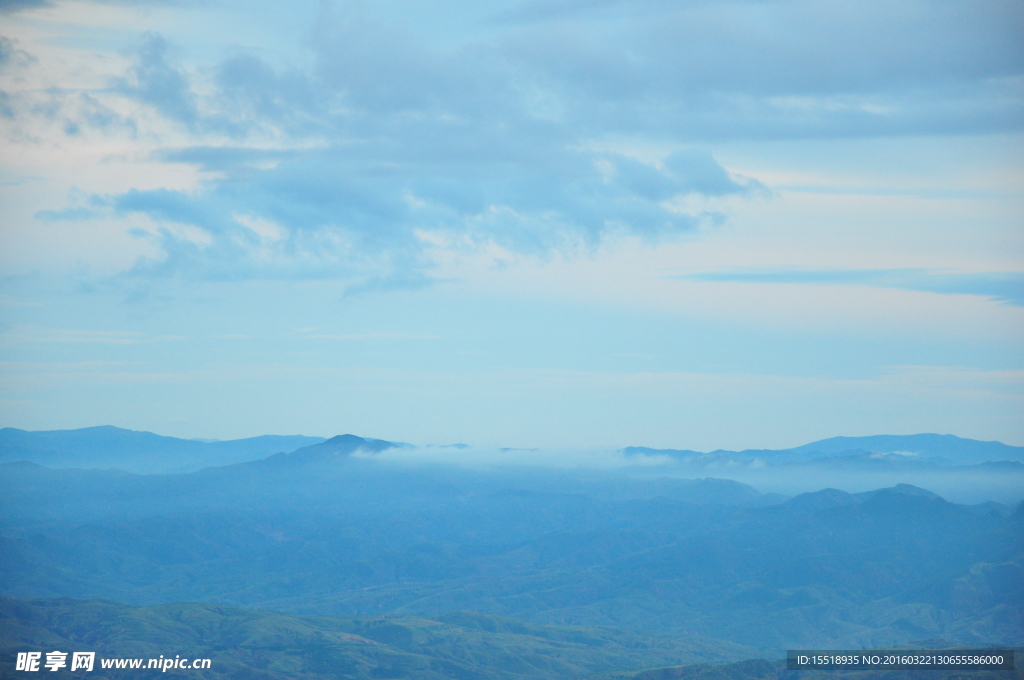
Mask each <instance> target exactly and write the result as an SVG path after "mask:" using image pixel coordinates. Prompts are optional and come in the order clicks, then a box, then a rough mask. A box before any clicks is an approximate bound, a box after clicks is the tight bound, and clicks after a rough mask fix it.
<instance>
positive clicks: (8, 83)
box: [0, 0, 1024, 449]
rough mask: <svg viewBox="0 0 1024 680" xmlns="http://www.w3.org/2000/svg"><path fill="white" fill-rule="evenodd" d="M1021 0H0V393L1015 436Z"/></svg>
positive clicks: (220, 422) (419, 421)
mask: <svg viewBox="0 0 1024 680" xmlns="http://www.w3.org/2000/svg"><path fill="white" fill-rule="evenodd" d="M1022 34H1024V10H1022V8H1021V5H1020V4H1019V3H1016V2H1011V1H1007V2H969V3H968V2H957V1H951V0H942V1H930V2H914V1H908V2H897V3H892V2H885V3H883V2H831V3H819V2H809V1H808V2H801V1H779V2H774V1H766V0H758V1H753V0H751V1H737V2H723V1H720V0H701V1H698V2H692V3H678V2H664V1H661V0H648V1H633V2H624V1H615V0H560V1H559V0H544V1H542V0H533V1H526V2H514V1H507V2H506V1H501V2H499V1H496V0H495V1H492V2H474V3H461V2H446V3H437V2H420V1H417V0H384V1H378V2H373V3H348V2H301V1H300V2H290V3H274V2H255V3H254V2H246V3H242V2H236V1H235V0H222V1H220V2H199V1H189V0H182V1H180V2H171V1H169V0H166V1H152V2H147V1H145V0H137V1H133V2H116V1H106V2H97V1H92V0H75V1H65V0H48V1H40V0H17V1H12V0H0V35H2V36H3V37H2V40H0V130H2V141H0V143H2V144H3V150H2V152H0V157H2V159H3V160H2V161H0V163H2V169H0V202H2V203H0V204H2V206H3V208H2V212H0V220H2V222H0V230H2V232H0V237H2V248H0V277H2V278H0V280H2V284H3V288H2V293H0V313H2V317H0V351H2V355H0V361H2V363H0V371H2V372H0V400H2V401H0V405H2V423H0V424H2V425H7V426H14V427H21V428H26V429H58V428H73V427H83V426H89V425H97V424H114V425H118V426H121V427H129V428H132V429H145V430H151V431H155V432H159V433H162V434H170V435H176V436H186V437H216V438H234V437H243V436H252V435H257V434H264V433H280V434H286V433H303V434H311V435H314V434H315V435H322V436H329V435H333V434H338V433H342V432H353V433H356V434H360V435H364V436H372V437H380V438H385V439H394V440H403V441H409V442H414V443H421V444H436V443H450V442H455V441H463V442H467V443H470V444H476V445H482V446H491V445H500V446H524V447H526V446H531V447H532V446H542V447H570V446H580V447H585V446H624V445H644V446H658V447H664V446H673V447H679V448H691V449H714V448H718V447H723V448H743V447H784V446H793V445H798V444H802V443H805V442H807V441H811V440H813V439H818V438H823V437H828V436H835V435H867V434H879V433H888V434H907V433H916V432H941V433H952V434H957V435H960V436H966V437H973V438H979V439H998V440H1001V441H1004V442H1007V443H1011V444H1017V445H1020V444H1024V425H1022V423H1024V417H1022V416H1024V361H1022V359H1024V351H1022V343H1021V340H1020V339H1021V338H1022V337H1024V267H1022V259H1021V256H1022V254H1024V239H1022V231H1021V217H1022V214H1024V211H1022V208H1024V200H1022V199H1024V196H1022V192H1024V189H1022V187H1024V182H1022V180H1024V172H1022V170H1024V168H1022V159H1024V154H1022V151H1024V144H1022V127H1024V88H1022V86H1024V77H1022V76H1024V41H1021V40H1020V36H1021V35H1022Z"/></svg>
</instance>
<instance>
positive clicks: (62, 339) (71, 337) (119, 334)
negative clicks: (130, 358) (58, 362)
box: [0, 326, 185, 345]
mask: <svg viewBox="0 0 1024 680" xmlns="http://www.w3.org/2000/svg"><path fill="white" fill-rule="evenodd" d="M184 339H185V338H184V337H182V336H177V335H149V334H146V333H138V332H134V331H97V330H77V329H62V328H40V327H36V326H20V327H17V328H13V329H11V330H9V331H6V332H4V333H0V342H2V343H4V344H36V343H71V344H101V345H139V344H144V343H152V342H169V341H177V340H184Z"/></svg>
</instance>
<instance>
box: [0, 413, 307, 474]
mask: <svg viewBox="0 0 1024 680" xmlns="http://www.w3.org/2000/svg"><path fill="white" fill-rule="evenodd" d="M323 441H324V438H323V437H306V436H303V435H262V436H259V437H250V438H247V439H233V440H228V441H199V440H195V439H179V438H177V437H165V436H162V435H158V434H153V433H152V432H138V431H135V430H125V429H122V428H119V427H113V426H111V425H101V426H98V427H86V428H82V429H78V430H48V431H41V432H30V431H27V430H19V429H17V428H13V427H5V428H3V429H0V462H8V461H18V460H25V461H29V462H31V463H37V464H39V465H46V466H47V467H56V468H68V467H83V468H118V469H121V470H127V471H129V472H137V473H155V472H193V471H195V470H199V469H202V468H204V467H210V466H213V465H230V464H233V463H240V462H245V461H249V460H255V459H258V458H265V457H266V456H269V455H272V454H275V453H281V452H285V453H289V452H291V451H295V450H296V449H299V448H302V447H305V446H310V445H312V444H319V443H320V442H323Z"/></svg>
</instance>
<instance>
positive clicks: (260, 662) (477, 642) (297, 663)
mask: <svg viewBox="0 0 1024 680" xmlns="http://www.w3.org/2000/svg"><path fill="white" fill-rule="evenodd" d="M0 631H2V633H0V659H2V660H3V661H2V662H0V678H15V677H25V675H24V673H21V672H17V671H15V670H14V659H15V657H16V653H17V652H20V651H39V652H43V653H44V654H45V652H48V651H52V650H55V649H56V650H61V651H66V652H67V651H95V652H96V653H97V658H98V659H100V658H114V657H122V658H123V657H129V658H146V659H148V658H157V657H159V656H160V655H161V654H162V655H164V656H174V655H176V654H180V655H182V656H184V657H188V658H209V659H211V660H212V664H211V668H210V669H209V670H207V671H198V670H188V671H178V672H177V673H175V671H173V670H170V671H167V672H166V673H157V672H156V671H138V670H123V671H116V670H106V671H104V670H102V669H101V668H100V662H99V661H97V663H96V669H95V670H94V671H93V673H92V674H90V675H89V677H98V678H104V677H110V678H114V677H129V676H131V677H140V676H142V677H145V676H148V675H154V676H155V675H157V674H159V675H160V676H161V677H167V678H170V677H189V678H197V677H203V678H255V679H258V680H276V679H279V678H280V679H281V680H283V679H285V678H289V679H296V678H298V679H308V680H314V679H319V678H325V679H326V678H353V679H355V678H367V679H369V678H416V679H417V680H421V679H422V680H432V679H435V678H436V679H437V680H440V679H442V678H452V679H456V680H471V679H474V680H489V679H491V678H493V679H499V678H500V679H503V680H513V679H516V678H522V679H524V680H525V679H526V678H538V679H539V678H551V679H555V678H559V679H563V678H576V677H584V676H588V675H592V674H595V673H601V672H607V671H613V670H630V669H632V670H633V671H636V670H640V669H643V668H647V667H652V666H666V665H670V664H680V663H691V664H692V663H697V662H705V663H707V662H722V661H729V660H736V659H742V658H748V657H751V656H755V655H757V654H758V652H757V651H756V650H753V649H750V648H747V647H743V646H741V645H737V644H733V643H730V642H724V641H721V640H714V639H711V638H707V637H703V636H698V635H686V636H673V635H666V634H663V633H646V632H637V631H625V630H618V629H614V628H583V627H569V626H542V625H536V624H531V623H526V622H523V621H518V620H515V619H510V618H504V617H498V616H489V615H484V614H477V613H467V612H459V613H452V614H447V615H444V616H438V617H433V618H418V617H360V618H332V617H294V616H287V615H284V614H280V613H276V612H269V611H260V610H252V609H242V608H238V607H226V606H217V605H209V604H168V605H158V606H153V607H130V606H126V605H122V604H116V603H112V602H107V601H101V600H72V599H67V598H62V599H40V600H23V599H14V598H0ZM64 675H70V671H68V670H67V669H64V670H63V671H61V672H60V674H59V676H64ZM47 676H49V673H47ZM59 676H58V675H55V676H54V677H59Z"/></svg>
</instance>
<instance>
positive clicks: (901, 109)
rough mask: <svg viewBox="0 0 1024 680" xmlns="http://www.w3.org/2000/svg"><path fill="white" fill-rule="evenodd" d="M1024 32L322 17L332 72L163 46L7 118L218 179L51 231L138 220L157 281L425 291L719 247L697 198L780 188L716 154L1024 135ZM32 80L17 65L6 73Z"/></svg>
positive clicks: (770, 7) (962, 18) (663, 19)
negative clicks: (575, 261)
mask: <svg viewBox="0 0 1024 680" xmlns="http://www.w3.org/2000/svg"><path fill="white" fill-rule="evenodd" d="M30 5H31V3H28V4H26V3H20V4H19V3H14V4H11V3H8V5H5V7H7V8H8V9H26V8H30ZM1022 17H1024V13H1022V10H1021V8H1020V6H1019V4H1017V3H1013V2H1009V1H1004V0H984V1H982V2H972V3H967V2H945V3H941V4H935V3H926V2H906V3H899V4H897V5H892V4H891V3H881V2H877V3H854V2H837V3H829V5H828V6H827V7H826V6H822V5H821V4H820V3H812V2H808V1H806V0H790V1H788V2H778V3H767V4H766V3H751V2H725V1H716V2H702V3H691V4H688V5H685V6H680V5H679V4H678V3H668V2H661V1H660V0H648V1H646V2H638V3H626V2H618V1H614V0H592V1H583V0H573V1H568V0H562V1H560V2H537V1H533V2H527V3H525V4H519V5H514V6H512V5H506V6H505V7H503V8H498V9H497V10H496V11H491V12H490V14H489V15H488V16H486V17H484V18H483V19H482V21H480V22H478V23H477V24H476V29H477V32H478V33H479V35H486V36H487V37H486V38H481V37H478V36H477V35H476V33H474V32H472V31H471V32H470V33H469V34H467V35H466V36H462V37H458V36H456V37H454V38H451V39H449V40H447V41H446V42H445V41H439V37H441V34H442V33H443V31H442V29H439V28H437V27H433V28H432V27H429V26H427V27H423V28H421V29H419V30H416V31H414V30H411V29H409V28H407V27H405V26H403V24H402V22H401V20H398V19H395V18H394V17H386V16H381V15H379V14H378V15H374V14H373V13H372V12H371V11H370V9H368V8H363V7H361V6H360V5H357V4H348V3H345V4H340V5H337V6H332V5H330V4H324V5H322V6H321V10H320V13H319V15H318V16H317V18H316V20H315V22H314V25H313V26H312V29H311V31H310V37H309V42H308V49H309V52H310V54H311V56H312V61H311V62H310V63H311V64H312V65H311V66H310V67H308V68H298V67H288V66H280V65H273V64H272V63H270V61H269V60H267V59H265V58H263V57H262V56H260V55H258V54H257V53H255V52H254V51H251V50H249V51H246V50H235V51H234V53H232V54H229V55H228V56H227V57H224V58H222V59H220V60H219V61H216V62H207V63H186V62H182V61H180V60H179V58H180V57H181V53H180V52H178V51H176V50H175V49H174V45H173V44H172V43H171V41H169V40H168V39H166V38H165V37H163V36H162V35H160V34H158V33H152V32H151V33H146V34H144V35H142V36H140V37H139V38H138V40H137V42H136V43H135V45H134V46H133V47H132V48H131V49H129V50H128V52H127V55H128V56H129V58H130V65H129V66H128V67H127V68H125V69H123V70H122V71H121V72H120V73H116V74H111V75H110V76H109V77H108V79H107V86H106V87H103V88H91V89H81V90H78V91H73V90H55V89H50V90H46V91H39V90H30V89H23V90H15V91H12V92H5V93H3V100H2V102H0V104H2V105H3V107H4V112H5V115H6V117H7V118H8V119H9V120H10V121H13V123H12V125H14V126H15V128H16V129H18V130H21V131H22V133H24V134H25V135H27V134H28V132H25V131H26V130H29V129H30V128H31V127H32V125H33V124H35V123H34V121H42V122H48V124H49V125H51V126H60V127H61V129H62V131H63V134H64V135H65V136H67V137H69V138H70V137H76V136H79V137H82V136H88V135H94V136H95V135H100V136H104V135H106V136H108V137H109V136H115V137H116V136H121V137H125V136H127V137H130V138H139V137H145V138H146V139H151V140H152V139H156V140H157V147H158V150H157V151H156V153H155V159H156V160H158V161H160V162H164V163H168V164H187V165H190V166H192V167H194V168H196V169H197V170H199V171H200V172H201V173H202V177H204V180H203V182H202V183H201V184H200V185H199V186H198V187H197V188H194V189H191V190H189V191H182V190H173V189H148V190H142V189H132V190H129V191H127V192H123V193H114V194H106V195H99V194H97V195H94V196H92V197H86V198H84V199H83V200H81V201H79V202H78V203H76V204H73V205H67V206H63V207H56V206H55V207H54V208H53V209H47V210H43V211H39V212H37V214H36V215H37V217H38V218H39V219H44V220H59V219H75V220H89V219H95V218H99V217H111V216H115V217H121V218H125V219H127V220H128V221H129V222H133V223H134V231H133V233H135V234H136V235H138V236H139V237H140V238H145V239H148V240H150V241H151V242H152V243H153V244H155V245H156V246H157V247H158V250H159V253H160V255H159V256H158V257H155V258H153V257H151V258H148V259H143V260H140V261H139V262H138V263H137V264H136V266H135V267H134V268H133V269H132V271H131V272H130V273H131V275H133V276H144V277H166V276H181V277H187V278H200V279H213V280H235V279H249V278H257V279H258V278H271V279H274V278H340V279H345V280H348V281H349V282H350V283H351V285H353V286H365V285H376V284H374V282H377V283H379V284H381V285H385V284H386V282H390V284H387V285H419V284H421V283H423V282H424V281H426V280H427V276H428V272H429V268H430V263H431V261H432V257H431V252H432V251H433V250H436V249H439V248H440V249H474V248H479V247H481V246H498V247H500V248H504V249H506V250H509V251H512V252H516V253H524V254H530V255H541V256H544V255H547V254H549V253H552V252H572V251H576V250H579V249H581V248H582V249H587V248H592V247H594V246H595V245H596V244H598V243H600V242H601V240H602V239H604V238H606V237H607V236H609V235H612V234H616V235H617V234H626V235H631V236H637V237H640V238H643V239H647V240H658V239H664V238H672V237H675V236H678V235H680V234H687V233H692V232H694V231H696V230H697V229H698V228H700V227H702V226H710V225H715V224H720V223H721V222H722V221H723V220H724V219H725V218H724V215H722V214H719V213H716V212H701V211H695V210H693V209H688V208H684V207H682V206H684V205H685V204H686V202H685V201H684V200H683V199H685V198H686V197H689V196H694V195H696V196H703V197H727V196H745V195H750V194H753V193H764V191H765V189H764V187H763V186H762V185H761V184H759V183H758V182H757V181H756V180H754V179H750V178H744V177H738V176H734V175H731V174H730V173H729V172H727V171H726V169H724V168H723V167H722V166H721V165H720V164H719V163H718V162H716V160H715V159H714V157H713V156H712V155H711V153H709V152H708V151H707V149H708V145H709V144H713V143H714V142H715V141H716V140H722V139H772V138H780V137H781V138H822V137H826V138H827V137H848V136H872V135H874V136H878V135H883V136H884V135H905V134H962V133H978V132H982V133H984V132H1001V131H1003V132H1005V131H1019V130H1020V129H1021V124H1022V121H1024V106H1022V99H1021V97H1020V84H1021V82H1022V74H1024V47H1022V43H1021V41H1020V40H1019V36H1020V35H1021V33H1022V28H1024V19H1022ZM484 29H486V30H484ZM186 56H187V55H186ZM31 59H32V56H31V55H29V54H28V53H27V52H23V51H20V48H18V47H17V46H16V45H15V43H14V42H12V41H11V40H8V39H4V41H3V42H0V62H2V65H4V66H5V67H9V68H15V69H28V68H30V66H31V64H30V61H31ZM19 60H20V61H19ZM15 62H18V63H15ZM42 122H41V123H39V124H43V123H42ZM18 126H21V127H18ZM170 140H174V141H173V142H172V141H170ZM182 141H184V143H182ZM652 147H653V148H657V149H658V151H656V152H651V151H650V149H651V148H652ZM140 217H144V218H145V219H139V218H140Z"/></svg>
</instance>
